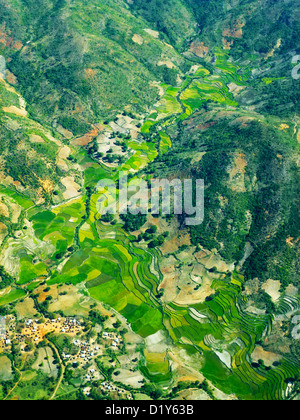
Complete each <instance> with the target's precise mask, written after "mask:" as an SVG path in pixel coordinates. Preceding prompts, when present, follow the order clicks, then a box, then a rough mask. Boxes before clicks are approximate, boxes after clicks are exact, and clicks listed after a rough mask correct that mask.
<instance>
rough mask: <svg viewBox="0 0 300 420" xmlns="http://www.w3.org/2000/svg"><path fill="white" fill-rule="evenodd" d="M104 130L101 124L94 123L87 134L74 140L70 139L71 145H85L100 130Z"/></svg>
mask: <svg viewBox="0 0 300 420" xmlns="http://www.w3.org/2000/svg"><path fill="white" fill-rule="evenodd" d="M103 130H105V127H104V126H103V125H102V124H96V125H94V127H93V128H92V130H91V131H89V132H88V133H87V134H85V135H84V136H82V137H79V138H77V139H75V140H72V142H71V143H72V144H73V146H87V145H88V144H90V143H91V142H92V141H93V140H94V139H95V138H96V137H97V136H98V135H99V133H100V132H101V131H103Z"/></svg>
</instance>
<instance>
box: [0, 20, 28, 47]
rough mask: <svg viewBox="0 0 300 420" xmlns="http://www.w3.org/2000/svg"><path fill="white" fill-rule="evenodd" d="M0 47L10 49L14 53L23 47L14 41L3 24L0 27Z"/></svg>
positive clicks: (20, 43)
mask: <svg viewBox="0 0 300 420" xmlns="http://www.w3.org/2000/svg"><path fill="white" fill-rule="evenodd" d="M0 47H3V48H5V47H6V48H11V49H13V50H15V51H19V50H20V49H21V48H22V47H23V44H22V42H20V41H16V40H15V39H14V38H13V37H12V36H11V31H9V30H8V29H6V28H5V24H3V25H2V26H1V27H0Z"/></svg>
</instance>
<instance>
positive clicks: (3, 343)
mask: <svg viewBox="0 0 300 420" xmlns="http://www.w3.org/2000/svg"><path fill="white" fill-rule="evenodd" d="M24 322H25V326H24V328H23V329H22V330H21V332H18V331H17V332H16V320H15V317H14V316H12V315H9V316H7V317H5V318H1V322H0V325H1V326H0V352H4V351H9V349H10V348H11V344H12V340H14V341H16V342H18V343H20V344H21V349H22V350H24V349H25V347H26V344H25V343H26V341H27V340H28V339H29V340H32V342H33V343H34V344H39V343H40V342H41V341H43V340H44V338H45V336H46V334H49V333H57V334H68V335H71V336H76V335H78V334H79V333H81V332H82V330H83V328H82V326H81V323H80V321H78V320H77V319H75V318H57V319H52V320H50V319H49V320H46V321H45V323H43V324H40V323H38V322H37V321H36V320H32V319H28V320H26V321H24Z"/></svg>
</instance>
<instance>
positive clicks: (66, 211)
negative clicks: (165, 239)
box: [0, 51, 300, 399]
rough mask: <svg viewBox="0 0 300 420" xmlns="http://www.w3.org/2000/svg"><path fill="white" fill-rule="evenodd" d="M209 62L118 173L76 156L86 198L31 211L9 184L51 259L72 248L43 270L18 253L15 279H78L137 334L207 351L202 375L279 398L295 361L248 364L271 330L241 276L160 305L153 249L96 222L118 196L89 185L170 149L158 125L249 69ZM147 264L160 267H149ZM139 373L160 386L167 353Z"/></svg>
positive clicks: (133, 146) (221, 95)
mask: <svg viewBox="0 0 300 420" xmlns="http://www.w3.org/2000/svg"><path fill="white" fill-rule="evenodd" d="M215 67H216V69H217V70H218V72H216V73H215V74H211V73H210V72H209V71H208V70H207V69H204V68H200V69H198V70H197V71H196V72H195V74H194V75H190V76H187V77H186V80H185V81H184V82H183V84H182V86H180V87H179V88H173V87H170V86H163V87H164V89H165V96H164V98H163V99H162V100H161V101H160V102H159V103H158V104H157V106H156V108H155V111H154V112H152V114H151V118H149V119H148V120H146V122H145V124H144V125H143V126H142V129H141V131H142V133H144V134H145V133H149V131H150V130H151V131H154V132H155V130H157V126H159V127H160V129H159V130H158V132H157V134H158V138H159V140H158V142H159V144H156V143H155V142H154V141H151V142H146V141H144V142H142V143H138V142H135V141H132V140H130V141H128V142H127V143H128V147H129V148H130V150H132V154H131V156H130V157H129V158H128V160H127V161H126V162H125V163H124V164H123V165H122V166H121V167H120V168H118V169H108V168H104V167H103V166H99V165H98V164H96V163H95V162H93V161H91V160H88V159H87V158H86V156H83V155H81V158H82V161H81V162H85V159H86V162H88V163H89V167H88V168H87V169H85V187H87V186H88V187H90V188H91V189H92V191H93V193H92V195H91V196H90V197H88V195H81V197H80V198H76V199H73V200H71V201H69V202H67V203H64V204H62V205H59V206H56V207H53V208H51V209H48V210H43V211H41V209H40V208H38V207H35V208H32V207H33V203H32V202H30V200H28V199H25V198H23V197H22V196H20V195H19V194H17V193H15V192H13V191H10V190H5V193H6V194H9V195H10V197H12V198H13V199H14V200H15V201H16V202H17V203H18V204H19V205H20V206H22V208H23V209H24V212H26V215H27V217H28V219H29V221H30V223H31V224H32V227H33V230H34V232H35V236H36V238H37V239H38V240H40V241H43V242H46V243H48V244H51V246H52V247H53V252H52V253H51V255H50V260H51V266H53V263H55V261H61V259H62V256H63V255H65V254H66V252H67V249H69V248H70V247H71V250H70V249H69V251H68V252H69V255H68V257H67V258H66V259H65V261H64V263H63V264H60V266H59V268H58V267H57V268H56V269H53V268H51V269H49V266H47V265H46V263H45V262H43V261H40V262H39V263H38V264H36V265H32V258H33V256H32V255H31V256H30V255H28V254H27V253H26V255H23V256H22V257H21V263H20V264H21V274H20V280H19V283H20V285H23V286H24V285H26V284H28V289H29V290H31V289H32V288H34V287H35V284H34V283H31V282H32V281H34V280H36V279H37V278H39V277H41V276H47V279H48V280H47V282H48V284H49V285H53V284H62V283H72V284H73V285H79V284H80V285H81V287H85V288H86V290H87V291H88V293H89V295H90V296H91V297H93V298H94V299H96V300H98V301H100V302H103V303H105V304H107V305H109V306H111V307H112V308H114V309H115V310H116V311H118V312H119V313H120V314H121V315H122V316H124V317H125V318H126V319H127V321H128V323H130V325H131V328H132V329H133V331H134V332H136V333H137V334H139V335H140V336H141V337H144V338H146V337H149V336H152V335H153V334H155V333H157V332H158V331H164V332H165V333H166V334H167V336H168V337H169V338H170V339H171V340H172V341H173V343H175V344H176V345H177V346H179V347H182V348H184V349H188V350H189V351H191V352H200V353H201V354H203V355H204V356H205V364H204V365H203V366H202V367H201V370H202V372H203V374H204V375H205V377H207V378H208V379H210V380H211V381H212V382H213V383H214V384H215V385H216V386H217V387H219V388H220V389H221V390H223V391H224V392H228V393H232V392H235V393H236V394H237V395H238V396H239V397H240V398H247V399H256V398H267V399H283V398H286V397H288V395H289V394H288V384H287V379H288V378H292V377H295V376H296V375H299V374H300V367H299V366H296V365H295V364H294V363H292V362H291V361H289V360H286V359H284V360H283V361H282V362H281V364H280V365H279V366H277V367H273V368H272V369H268V370H266V369H265V368H264V367H263V366H259V367H256V366H253V364H252V363H251V354H252V352H253V350H254V348H255V344H256V343H257V342H258V341H260V340H261V339H263V338H264V337H266V336H267V334H268V333H269V331H270V330H271V328H272V317H271V316H269V315H262V316H258V315H257V316H254V315H252V314H249V313H247V312H245V310H243V307H244V303H245V302H243V299H242V298H241V291H242V288H243V283H244V279H243V277H242V276H241V275H239V274H238V273H233V274H232V276H231V277H227V278H226V279H222V280H221V279H219V280H214V283H213V284H212V288H213V289H214V290H215V291H216V294H215V295H214V297H213V298H212V299H211V300H208V301H206V302H204V303H202V304H196V305H186V306H178V305H175V304H168V305H162V304H161V301H160V300H159V298H158V286H159V284H160V283H161V280H162V276H161V273H160V272H159V266H158V251H156V250H148V249H145V248H142V247H138V246H137V245H136V244H135V243H134V242H133V237H132V236H131V235H129V234H127V233H126V232H125V231H124V230H123V228H122V225H121V224H120V223H116V224H115V225H111V224H110V225H108V224H105V223H102V222H101V221H100V215H99V213H98V209H97V201H98V200H99V198H100V196H101V194H102V196H103V197H104V199H103V200H102V202H103V205H105V203H106V204H113V203H114V200H115V199H116V197H114V196H113V194H112V191H110V190H107V191H106V192H105V193H101V194H100V193H99V191H97V190H96V189H95V187H96V185H97V183H98V182H99V181H101V179H107V178H110V179H111V180H113V181H116V180H117V179H118V176H119V172H120V171H121V170H122V171H124V170H128V171H131V172H133V173H134V172H137V171H138V170H140V169H141V168H143V167H145V166H146V165H147V164H148V163H149V162H151V161H153V160H154V159H155V157H156V156H157V154H158V153H159V152H160V153H166V152H167V151H168V149H169V148H170V147H172V143H171V139H170V138H169V136H168V135H167V134H166V133H165V131H164V127H166V126H167V125H168V124H170V122H172V121H174V120H177V121H179V120H183V119H185V118H187V117H188V116H189V115H191V114H192V113H193V112H194V111H195V110H197V109H199V108H201V107H202V105H203V104H204V103H205V102H206V101H207V100H210V101H213V102H216V103H222V104H226V105H227V106H229V107H230V106H237V104H236V102H235V101H234V98H233V96H232V94H231V93H230V90H229V88H228V84H229V83H231V82H234V83H235V84H237V85H243V84H244V83H245V82H246V79H247V70H246V71H243V72H242V70H241V69H239V68H238V67H237V66H236V65H234V64H232V63H230V62H229V61H228V57H227V56H226V54H225V53H224V52H223V51H218V52H217V62H216V64H215ZM80 153H82V152H80ZM1 188H2V187H1ZM1 192H3V189H0V193H1ZM103 197H102V198H103ZM153 261H154V262H155V264H154V265H155V268H156V273H154V271H153V270H151V269H150V267H151V266H153ZM29 266H31V268H29ZM25 294H26V292H25V291H24V290H14V291H12V292H10V293H8V294H7V295H6V296H2V297H0V306H2V305H5V304H6V303H8V302H12V301H15V300H17V299H20V298H21V297H23V296H24V295H25ZM289 305H290V302H287V301H283V302H282V303H281V306H282V311H283V312H284V311H285V310H287V309H289V308H290V306H289ZM140 369H141V371H142V373H143V374H144V375H145V376H146V377H147V378H149V379H151V380H152V381H154V382H158V383H167V382H168V381H170V378H171V376H172V371H171V368H170V365H169V362H168V359H167V357H166V355H165V356H164V357H163V356H161V355H160V357H158V356H157V355H156V356H155V355H153V354H149V353H148V354H146V355H145V359H144V362H143V364H142V365H141V367H140ZM199 369H200V367H199Z"/></svg>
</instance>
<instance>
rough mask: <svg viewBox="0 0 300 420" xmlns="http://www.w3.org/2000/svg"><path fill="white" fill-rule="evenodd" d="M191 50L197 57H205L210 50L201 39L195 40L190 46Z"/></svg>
mask: <svg viewBox="0 0 300 420" xmlns="http://www.w3.org/2000/svg"><path fill="white" fill-rule="evenodd" d="M190 51H191V52H192V53H194V54H195V55H196V56H197V57H201V58H204V57H206V56H207V54H208V52H209V47H206V46H205V45H204V43H203V42H201V41H193V42H192V43H191V46H190Z"/></svg>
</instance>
